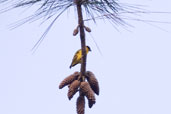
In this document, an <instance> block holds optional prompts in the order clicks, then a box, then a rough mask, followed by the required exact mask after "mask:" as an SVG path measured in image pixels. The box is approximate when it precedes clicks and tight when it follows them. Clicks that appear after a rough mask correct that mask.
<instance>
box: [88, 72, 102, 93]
mask: <svg viewBox="0 0 171 114" xmlns="http://www.w3.org/2000/svg"><path fill="white" fill-rule="evenodd" d="M86 78H87V81H88V82H89V84H90V86H91V88H92V90H93V91H94V92H95V93H96V94H97V95H99V83H98V80H97V79H96V77H95V75H94V74H93V73H92V72H91V71H87V72H86Z"/></svg>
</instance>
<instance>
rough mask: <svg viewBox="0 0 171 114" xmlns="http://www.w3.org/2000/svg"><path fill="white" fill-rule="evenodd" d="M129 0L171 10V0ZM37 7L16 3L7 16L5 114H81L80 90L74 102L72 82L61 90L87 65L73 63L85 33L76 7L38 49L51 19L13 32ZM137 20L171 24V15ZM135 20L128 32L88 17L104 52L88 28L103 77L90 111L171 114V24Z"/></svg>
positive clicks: (2, 64) (0, 41)
mask: <svg viewBox="0 0 171 114" xmlns="http://www.w3.org/2000/svg"><path fill="white" fill-rule="evenodd" d="M123 2H124V1H123ZM127 3H130V4H135V3H136V4H141V5H145V6H144V9H148V10H149V11H167V12H171V7H170V4H171V1H170V0H158V1H156V0H139V1H138V2H137V1H136V0H129V1H127ZM32 13H33V10H32V9H27V10H25V9H16V10H12V11H9V12H7V13H3V14H0V22H1V24H0V33H1V34H0V52H1V54H0V69H1V71H0V91H1V92H0V114H76V105H75V104H76V98H77V96H78V94H76V95H75V96H74V98H73V99H72V100H71V101H69V100H68V98H67V90H68V89H67V87H66V88H64V89H62V90H59V89H58V86H59V83H60V82H61V81H62V80H63V79H64V78H65V77H66V76H68V75H70V74H72V73H73V72H75V71H79V69H80V65H77V66H75V67H73V68H72V69H69V65H70V63H71V60H72V57H73V55H74V53H75V51H76V50H78V49H79V48H80V40H79V35H78V36H76V37H74V36H72V32H73V30H74V29H75V28H76V26H77V18H76V13H74V11H73V10H70V11H69V12H68V13H67V12H66V13H64V14H63V15H62V16H61V17H60V18H59V19H58V20H57V21H56V23H55V24H54V26H53V27H52V29H51V30H50V32H49V33H48V35H47V36H46V37H45V40H44V41H43V43H42V44H41V45H40V47H39V48H38V50H37V51H36V52H35V53H34V54H32V52H31V51H30V50H31V48H32V47H33V45H34V44H35V43H36V42H37V41H38V39H39V38H40V36H41V35H42V34H43V32H44V31H45V29H46V28H47V26H48V25H49V23H50V21H49V22H46V23H44V24H42V25H40V24H41V20H39V21H36V22H33V23H26V24H25V25H23V26H21V27H19V28H16V29H14V30H10V25H11V24H12V23H15V22H16V21H18V20H21V19H23V18H24V17H26V16H29V15H30V14H32ZM135 18H139V19H144V20H154V21H161V22H162V21H165V22H166V21H167V22H168V21H170V20H171V14H142V15H141V16H140V15H135ZM170 22H171V21H170ZM127 23H129V24H131V25H132V26H134V27H127V28H126V29H127V30H125V29H124V26H119V27H118V26H117V25H116V27H117V28H118V29H119V31H117V30H116V29H115V28H114V27H113V26H112V25H111V23H109V22H107V21H103V20H99V21H97V24H94V23H93V22H88V23H87V22H86V23H85V25H86V26H88V27H90V28H91V29H92V32H91V35H92V36H93V38H94V40H95V41H96V43H97V44H98V46H99V48H100V51H101V53H102V54H100V52H99V51H98V49H97V47H96V45H95V43H94V41H93V39H92V37H91V35H90V34H89V33H86V40H87V45H89V46H90V47H91V49H92V52H91V53H89V54H88V58H87V62H88V63H87V70H90V71H92V72H93V73H94V74H95V75H96V77H97V79H98V81H99V84H100V95H99V96H96V100H97V101H96V104H95V105H94V106H93V107H92V109H89V108H88V105H87V102H86V111H85V114H171V108H170V107H171V97H170V96H171V91H170V89H171V54H170V52H171V51H170V50H171V29H170V28H171V24H158V23H151V24H153V26H152V25H149V24H147V23H143V22H136V21H131V20H130V21H127ZM156 26H157V27H156Z"/></svg>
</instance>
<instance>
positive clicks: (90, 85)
mask: <svg viewBox="0 0 171 114" xmlns="http://www.w3.org/2000/svg"><path fill="white" fill-rule="evenodd" d="M83 78H85V79H86V80H85V79H83ZM65 86H68V88H69V90H68V98H69V100H70V99H71V98H72V97H73V96H74V95H75V93H77V92H79V97H78V98H77V102H76V105H77V114H84V109H85V97H86V98H87V100H88V106H89V108H91V107H92V106H93V105H94V104H95V103H96V99H95V94H96V95H99V84H98V81H97V79H96V77H95V75H94V74H93V73H92V72H91V71H87V72H86V75H85V76H84V77H83V76H81V75H80V72H75V73H73V74H71V75H70V76H68V77H66V78H65V79H64V80H63V81H62V82H61V83H60V85H59V89H62V88H63V87H65Z"/></svg>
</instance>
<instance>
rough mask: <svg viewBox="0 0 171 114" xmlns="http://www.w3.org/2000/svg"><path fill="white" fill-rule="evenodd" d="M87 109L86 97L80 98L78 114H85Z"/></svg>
mask: <svg viewBox="0 0 171 114" xmlns="http://www.w3.org/2000/svg"><path fill="white" fill-rule="evenodd" d="M84 109H85V98H84V96H79V97H78V98H77V114H84Z"/></svg>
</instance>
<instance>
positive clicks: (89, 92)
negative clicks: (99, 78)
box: [80, 82, 96, 108]
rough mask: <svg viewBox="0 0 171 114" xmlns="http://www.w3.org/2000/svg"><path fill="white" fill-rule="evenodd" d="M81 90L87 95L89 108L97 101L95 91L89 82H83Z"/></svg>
mask: <svg viewBox="0 0 171 114" xmlns="http://www.w3.org/2000/svg"><path fill="white" fill-rule="evenodd" d="M80 91H81V92H82V93H83V94H84V95H85V96H86V97H87V99H88V105H89V108H91V107H92V106H93V104H95V103H96V99H95V96H94V92H93V90H92V89H91V87H90V85H89V83H88V82H81V85H80Z"/></svg>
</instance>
